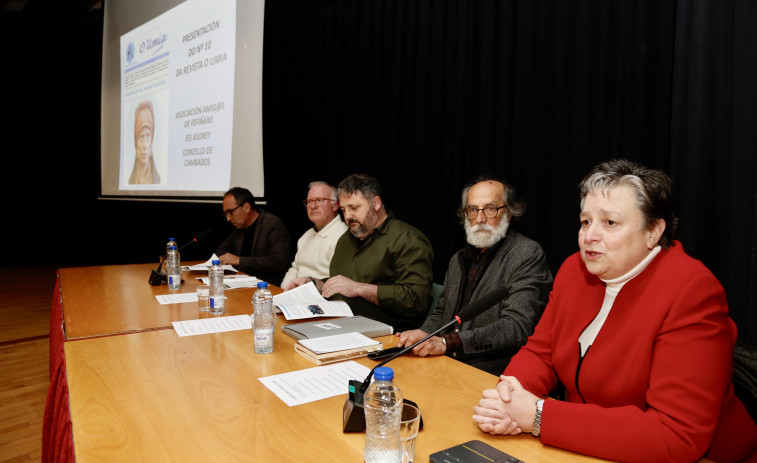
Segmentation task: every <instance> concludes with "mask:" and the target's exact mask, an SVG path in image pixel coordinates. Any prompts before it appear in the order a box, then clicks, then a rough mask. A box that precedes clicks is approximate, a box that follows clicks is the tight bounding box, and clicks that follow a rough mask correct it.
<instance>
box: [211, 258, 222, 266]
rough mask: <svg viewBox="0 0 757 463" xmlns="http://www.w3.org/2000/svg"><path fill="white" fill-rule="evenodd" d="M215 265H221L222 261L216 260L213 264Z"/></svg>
mask: <svg viewBox="0 0 757 463" xmlns="http://www.w3.org/2000/svg"><path fill="white" fill-rule="evenodd" d="M212 264H213V265H221V261H220V260H218V259H216V260H214V261H213V262H212Z"/></svg>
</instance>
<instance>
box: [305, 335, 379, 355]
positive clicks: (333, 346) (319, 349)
mask: <svg viewBox="0 0 757 463" xmlns="http://www.w3.org/2000/svg"><path fill="white" fill-rule="evenodd" d="M297 342H299V343H300V344H302V345H303V346H305V347H307V348H308V349H310V350H312V351H313V352H315V353H316V354H323V353H326V352H338V351H340V350H347V349H357V348H358V347H366V346H372V345H374V344H381V343H380V342H379V341H376V340H375V339H371V338H369V337H367V336H365V335H362V334H360V333H344V334H335V335H334V336H324V337H322V338H314V339H300V340H299V341H297Z"/></svg>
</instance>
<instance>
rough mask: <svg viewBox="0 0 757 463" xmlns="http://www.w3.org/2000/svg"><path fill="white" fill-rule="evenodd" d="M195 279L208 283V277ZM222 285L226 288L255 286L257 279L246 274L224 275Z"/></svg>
mask: <svg viewBox="0 0 757 463" xmlns="http://www.w3.org/2000/svg"><path fill="white" fill-rule="evenodd" d="M197 280H200V281H201V282H202V284H204V285H209V284H210V277H200V278H197ZM223 286H224V288H226V289H238V288H255V287H257V286H258V279H257V278H255V277H251V276H247V275H224V276H223Z"/></svg>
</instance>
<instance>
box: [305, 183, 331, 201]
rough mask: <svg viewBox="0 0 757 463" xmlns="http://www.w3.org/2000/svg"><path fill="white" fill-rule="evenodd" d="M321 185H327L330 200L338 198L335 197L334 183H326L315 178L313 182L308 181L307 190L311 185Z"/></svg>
mask: <svg viewBox="0 0 757 463" xmlns="http://www.w3.org/2000/svg"><path fill="white" fill-rule="evenodd" d="M321 185H326V186H327V187H329V190H331V200H332V201H338V199H337V197H336V188H334V185H332V184H330V183H327V182H324V181H322V180H315V181H313V182H310V183H308V191H310V189H311V188H313V187H316V186H321Z"/></svg>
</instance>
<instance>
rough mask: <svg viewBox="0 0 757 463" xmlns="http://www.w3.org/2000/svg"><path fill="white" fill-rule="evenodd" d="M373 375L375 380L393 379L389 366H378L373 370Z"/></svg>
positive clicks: (392, 371) (392, 372)
mask: <svg viewBox="0 0 757 463" xmlns="http://www.w3.org/2000/svg"><path fill="white" fill-rule="evenodd" d="M373 377H374V378H376V381H391V380H393V379H394V370H392V369H391V368H389V367H378V368H376V369H375V370H373Z"/></svg>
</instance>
